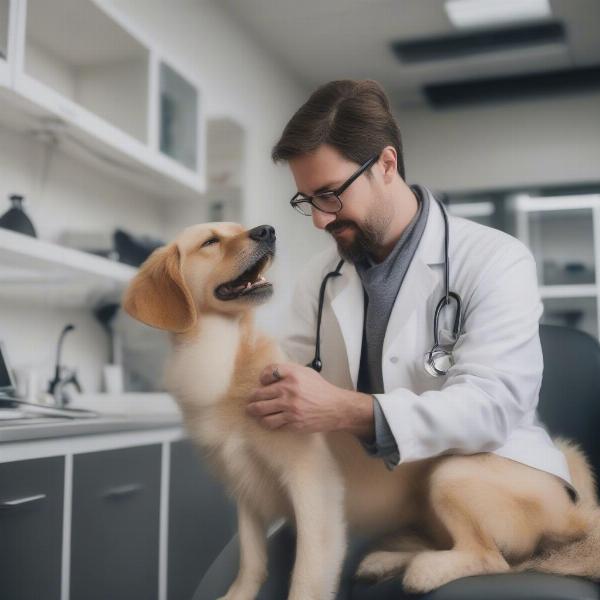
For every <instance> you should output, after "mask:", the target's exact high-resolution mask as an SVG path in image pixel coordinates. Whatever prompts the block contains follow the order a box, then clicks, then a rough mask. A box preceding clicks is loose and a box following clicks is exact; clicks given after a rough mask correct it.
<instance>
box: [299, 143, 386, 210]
mask: <svg viewBox="0 0 600 600" xmlns="http://www.w3.org/2000/svg"><path fill="white" fill-rule="evenodd" d="M378 159H379V154H377V155H375V156H372V157H371V158H370V159H369V160H368V161H367V162H366V163H365V164H364V165H363V166H362V167H360V168H359V169H358V171H356V172H354V173H353V174H352V175H350V177H349V178H348V179H346V181H344V183H342V185H340V187H339V188H337V190H331V191H328V192H323V193H322V194H315V195H314V196H305V195H304V194H302V193H300V192H298V193H297V194H295V195H294V196H293V198H292V199H291V200H290V204H291V205H292V207H293V208H295V209H296V210H297V211H298V212H299V213H301V214H303V215H305V216H307V217H310V216H311V215H312V212H313V207H314V208H316V209H317V210H320V211H322V212H325V213H338V212H340V210H342V200H341V199H340V196H341V195H342V194H343V193H344V192H345V191H346V190H347V189H348V187H349V186H350V185H351V184H352V183H354V181H356V180H357V179H358V178H359V177H360V176H361V175H362V174H363V173H364V172H365V171H366V170H367V169H368V168H369V167H371V166H372V165H373V164H374V163H375V162H377V160H378Z"/></svg>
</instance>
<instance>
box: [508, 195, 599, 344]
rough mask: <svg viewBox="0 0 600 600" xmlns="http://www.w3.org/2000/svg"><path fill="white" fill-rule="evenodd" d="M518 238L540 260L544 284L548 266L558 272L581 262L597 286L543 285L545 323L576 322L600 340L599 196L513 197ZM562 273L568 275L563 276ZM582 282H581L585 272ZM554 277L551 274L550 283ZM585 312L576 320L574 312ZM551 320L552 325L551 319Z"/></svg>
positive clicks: (582, 284)
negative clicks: (599, 283) (570, 264)
mask: <svg viewBox="0 0 600 600" xmlns="http://www.w3.org/2000/svg"><path fill="white" fill-rule="evenodd" d="M513 209H514V210H515V213H516V223H517V237H518V238H519V239H520V240H521V241H523V242H524V243H525V244H526V245H527V246H529V247H530V249H531V251H532V252H533V254H534V256H535V257H536V261H537V262H538V274H539V272H540V271H541V276H540V283H543V275H544V271H545V268H544V266H545V265H550V266H551V265H552V264H554V270H555V271H556V270H558V271H559V272H560V271H561V269H564V268H565V266H566V264H567V263H569V262H571V263H578V264H579V265H583V266H584V267H586V269H587V273H586V279H587V280H588V281H595V282H596V283H580V284H562V285H541V286H540V295H541V297H542V299H543V300H544V304H545V306H546V313H545V321H546V322H555V321H556V322H562V321H561V320H560V319H558V320H556V319H557V317H556V315H557V314H562V315H563V317H561V318H562V319H563V320H567V321H568V320H569V319H574V320H575V322H576V323H577V325H576V326H577V327H578V328H580V329H582V330H584V331H587V332H588V333H590V334H592V335H594V336H596V337H598V334H599V332H600V286H599V285H598V282H600V194H587V195H580V196H561V197H532V196H529V195H526V194H521V195H518V196H515V197H514V199H513ZM563 274H564V273H563ZM579 275H580V279H582V277H581V274H579ZM550 279H551V277H550V276H549V280H550ZM578 312H579V313H581V315H582V316H581V317H580V318H576V313H578ZM548 320H550V321H548Z"/></svg>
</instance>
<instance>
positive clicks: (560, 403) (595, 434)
mask: <svg viewBox="0 0 600 600" xmlns="http://www.w3.org/2000/svg"><path fill="white" fill-rule="evenodd" d="M540 338H541V341H542V350H543V354H544V378H543V382H542V388H541V392H540V402H539V409H538V410H539V415H540V418H541V420H542V422H543V423H544V424H545V425H546V427H547V428H548V430H549V432H550V433H551V434H552V435H562V436H565V437H568V438H571V439H573V440H575V441H577V442H578V443H579V444H580V445H581V447H582V448H583V449H584V450H585V452H586V454H587V455H588V457H589V458H590V460H591V462H592V464H593V466H594V469H595V471H596V473H597V474H600V345H599V344H598V341H597V340H596V339H595V338H593V337H591V336H590V335H588V334H586V333H582V332H580V331H578V330H575V329H571V328H568V327H560V326H555V325H542V326H540ZM218 518H219V517H218V515H215V519H218ZM367 548H368V544H366V543H365V544H362V543H361V542H360V541H358V542H355V543H354V545H353V547H352V548H350V550H349V552H348V558H347V559H346V563H345V565H344V572H343V574H342V581H341V586H340V593H339V594H338V597H337V600H403V599H407V600H408V599H419V600H592V599H598V600H600V585H599V584H596V583H594V582H592V581H590V580H588V579H584V578H581V577H564V576H560V575H548V574H543V573H536V572H526V573H514V574H512V573H505V574H498V575H476V576H473V577H464V578H462V579H458V580H456V581H452V582H450V583H448V584H446V585H444V586H442V587H440V588H438V589H437V590H434V591H433V592H430V593H428V594H417V595H415V594H412V595H411V594H406V593H404V592H403V590H402V583H401V580H400V579H393V580H387V581H381V582H378V583H374V584H373V583H368V582H364V581H360V580H357V581H354V580H353V579H352V573H353V572H354V570H355V569H356V567H357V565H358V563H359V562H360V559H361V558H362V556H363V555H364V553H365V552H366V550H367ZM238 552H239V548H238V538H237V535H236V536H234V537H233V538H232V539H231V540H230V541H229V542H226V540H223V549H222V551H221V552H220V553H219V554H218V556H216V558H215V560H214V562H213V563H212V564H211V566H210V567H209V568H208V569H207V570H206V572H205V573H204V575H203V577H202V581H201V583H200V586H199V587H198V589H197V591H196V593H195V595H194V596H193V600H216V599H217V598H219V597H220V596H222V595H224V594H225V592H226V591H227V589H228V587H229V585H230V584H231V582H232V581H233V579H234V577H235V575H236V573H237V567H238V556H239V555H238ZM293 560H294V534H293V532H292V530H291V528H290V527H287V526H285V527H282V528H280V529H279V530H277V531H276V532H275V533H273V534H272V535H271V536H270V538H269V571H270V573H275V572H276V573H278V574H280V575H279V576H277V577H271V576H270V577H269V579H268V581H267V582H266V583H265V585H264V586H263V588H262V589H261V592H260V594H259V596H258V600H285V598H286V597H287V586H288V584H289V575H290V571H291V568H292V565H293ZM598 560H600V557H598Z"/></svg>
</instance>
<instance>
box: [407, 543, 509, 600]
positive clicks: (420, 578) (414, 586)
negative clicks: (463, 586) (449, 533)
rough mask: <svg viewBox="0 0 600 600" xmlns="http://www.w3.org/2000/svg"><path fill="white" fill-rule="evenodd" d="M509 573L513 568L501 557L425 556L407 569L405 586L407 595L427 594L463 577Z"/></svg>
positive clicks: (447, 553) (441, 553) (459, 553)
mask: <svg viewBox="0 0 600 600" xmlns="http://www.w3.org/2000/svg"><path fill="white" fill-rule="evenodd" d="M507 571H509V566H508V564H507V563H506V561H505V560H504V558H502V556H501V555H499V554H498V555H496V554H488V555H484V554H481V553H473V552H464V551H459V550H443V551H430V552H421V553H420V554H418V555H417V556H415V558H414V559H413V560H412V562H411V563H410V565H409V566H408V568H407V569H406V573H405V574H404V579H403V580H402V584H403V586H404V589H405V590H406V591H407V592H410V593H418V594H424V593H426V592H430V591H432V590H435V589H437V588H439V587H441V586H442V585H445V584H446V583H449V582H451V581H454V580H455V579H460V578H461V577H469V576H471V575H483V574H484V573H506V572H507Z"/></svg>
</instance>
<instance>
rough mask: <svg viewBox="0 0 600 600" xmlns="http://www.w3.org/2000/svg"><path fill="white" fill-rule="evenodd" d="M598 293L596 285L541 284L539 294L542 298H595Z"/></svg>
mask: <svg viewBox="0 0 600 600" xmlns="http://www.w3.org/2000/svg"><path fill="white" fill-rule="evenodd" d="M597 294H598V287H597V286H596V285H588V284H573V285H542V286H540V295H541V297H542V298H595V297H596V295H597Z"/></svg>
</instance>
